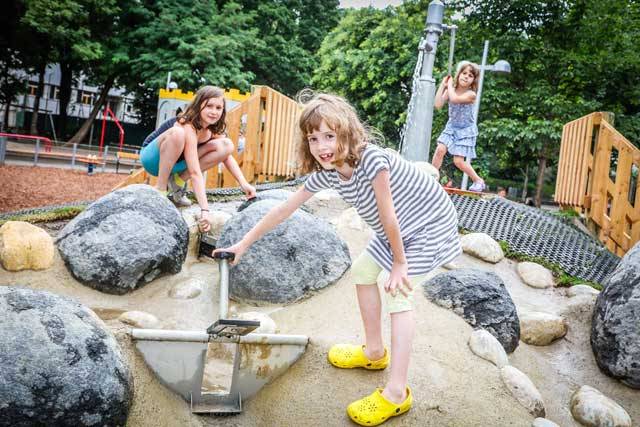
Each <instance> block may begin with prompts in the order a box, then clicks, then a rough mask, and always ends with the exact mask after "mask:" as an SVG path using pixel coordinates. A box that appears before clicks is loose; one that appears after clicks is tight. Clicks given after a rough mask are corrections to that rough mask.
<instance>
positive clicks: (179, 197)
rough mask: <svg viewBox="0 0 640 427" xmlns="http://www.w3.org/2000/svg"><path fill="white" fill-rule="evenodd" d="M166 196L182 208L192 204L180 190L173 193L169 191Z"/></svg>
mask: <svg viewBox="0 0 640 427" xmlns="http://www.w3.org/2000/svg"><path fill="white" fill-rule="evenodd" d="M167 197H168V198H169V200H171V201H172V202H173V203H174V204H175V205H176V206H180V207H183V208H186V207H189V206H191V205H192V204H193V203H192V202H191V200H189V198H188V197H187V195H186V194H185V193H183V192H182V191H176V192H175V193H169V194H167Z"/></svg>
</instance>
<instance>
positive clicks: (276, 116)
mask: <svg viewBox="0 0 640 427" xmlns="http://www.w3.org/2000/svg"><path fill="white" fill-rule="evenodd" d="M162 90H164V89H162ZM298 109H299V107H298V104H297V103H296V102H295V101H294V100H293V99H291V98H289V97H287V96H285V95H283V94H281V93H280V92H278V91H276V90H274V89H271V88H270V87H267V86H252V88H251V95H250V96H249V97H248V98H246V100H245V101H243V102H242V103H240V104H238V105H236V106H235V108H233V109H231V110H229V111H227V134H228V136H229V138H230V139H231V140H232V141H234V143H236V151H235V153H234V154H233V156H234V158H235V159H236V160H237V161H238V164H239V165H240V167H241V169H242V173H243V174H244V176H245V177H246V178H247V180H248V181H249V182H251V183H254V184H256V183H265V182H274V181H284V180H287V179H291V178H294V176H295V164H294V158H295V153H294V132H295V120H296V116H297V113H298ZM241 134H242V135H243V136H244V138H245V145H244V149H243V150H242V152H241V153H239V152H238V144H237V141H238V139H239V137H240V135H241ZM206 174H207V178H206V184H205V185H206V188H208V189H214V188H229V187H236V186H237V185H238V184H237V182H236V180H235V178H233V176H232V175H231V173H229V171H227V170H226V169H224V168H221V169H218V168H213V169H210V170H208V171H207V173H206ZM140 183H149V184H153V183H155V177H153V176H151V175H149V174H148V173H147V172H146V171H145V170H144V169H140V170H138V171H136V172H135V173H133V174H132V175H131V176H129V177H128V178H127V179H126V180H125V181H124V182H123V183H122V184H121V185H120V186H118V187H117V188H122V187H126V186H127V185H131V184H140Z"/></svg>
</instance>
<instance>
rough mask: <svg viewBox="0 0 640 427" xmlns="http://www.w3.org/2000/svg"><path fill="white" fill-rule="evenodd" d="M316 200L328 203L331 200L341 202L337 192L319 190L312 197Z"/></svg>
mask: <svg viewBox="0 0 640 427" xmlns="http://www.w3.org/2000/svg"><path fill="white" fill-rule="evenodd" d="M313 197H314V198H315V199H316V200H321V201H323V202H329V201H331V200H337V199H339V200H342V197H340V194H338V192H337V191H336V190H331V189H329V190H321V191H318V192H317V193H316V194H315V195H314V196H313Z"/></svg>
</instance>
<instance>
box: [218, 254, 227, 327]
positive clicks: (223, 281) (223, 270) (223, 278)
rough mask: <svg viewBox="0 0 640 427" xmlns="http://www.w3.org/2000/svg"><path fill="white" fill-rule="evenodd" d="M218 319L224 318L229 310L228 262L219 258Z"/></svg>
mask: <svg viewBox="0 0 640 427" xmlns="http://www.w3.org/2000/svg"><path fill="white" fill-rule="evenodd" d="M218 265H219V266H220V314H219V315H218V317H219V318H220V319H226V318H227V314H228V312H229V264H228V262H227V260H226V259H224V258H221V259H220V263H219V264H218Z"/></svg>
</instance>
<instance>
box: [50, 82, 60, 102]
mask: <svg viewBox="0 0 640 427" xmlns="http://www.w3.org/2000/svg"><path fill="white" fill-rule="evenodd" d="M49 99H60V89H58V86H54V85H51V86H49Z"/></svg>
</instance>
